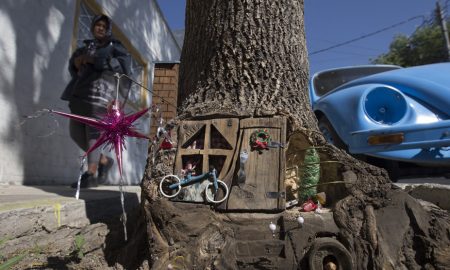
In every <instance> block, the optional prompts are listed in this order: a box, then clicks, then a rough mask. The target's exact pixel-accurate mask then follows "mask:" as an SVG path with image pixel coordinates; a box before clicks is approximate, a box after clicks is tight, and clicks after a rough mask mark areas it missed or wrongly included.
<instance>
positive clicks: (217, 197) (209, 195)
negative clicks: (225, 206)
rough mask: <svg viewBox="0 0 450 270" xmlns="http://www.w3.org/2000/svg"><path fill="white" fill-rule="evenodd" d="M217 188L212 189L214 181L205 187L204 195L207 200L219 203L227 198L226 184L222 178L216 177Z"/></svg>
mask: <svg viewBox="0 0 450 270" xmlns="http://www.w3.org/2000/svg"><path fill="white" fill-rule="evenodd" d="M217 184H218V185H219V189H218V190H217V192H216V191H215V190H214V183H213V182H210V183H209V184H208V186H206V189H205V197H206V200H207V201H208V202H212V203H221V202H223V201H225V200H226V199H227V198H228V192H229V190H228V186H227V184H225V182H223V181H222V180H219V179H217Z"/></svg>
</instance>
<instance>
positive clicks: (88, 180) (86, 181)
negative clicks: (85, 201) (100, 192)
mask: <svg viewBox="0 0 450 270" xmlns="http://www.w3.org/2000/svg"><path fill="white" fill-rule="evenodd" d="M70 186H71V187H72V188H77V186H78V182H75V183H72V185H70ZM96 186H98V185H97V178H95V177H94V175H93V174H91V173H88V172H85V173H83V175H82V176H81V180H80V188H90V187H96Z"/></svg>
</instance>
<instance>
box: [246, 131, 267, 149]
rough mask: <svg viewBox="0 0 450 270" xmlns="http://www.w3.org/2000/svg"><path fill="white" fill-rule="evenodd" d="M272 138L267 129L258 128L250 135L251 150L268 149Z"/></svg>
mask: <svg viewBox="0 0 450 270" xmlns="http://www.w3.org/2000/svg"><path fill="white" fill-rule="evenodd" d="M271 141H272V138H271V137H270V134H269V133H268V132H267V129H257V130H255V131H254V132H253V133H252V134H251V135H250V147H251V150H252V151H253V150H256V151H258V152H260V153H261V152H262V150H268V149H269V145H270V142H271Z"/></svg>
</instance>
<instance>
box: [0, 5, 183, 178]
mask: <svg viewBox="0 0 450 270" xmlns="http://www.w3.org/2000/svg"><path fill="white" fill-rule="evenodd" d="M97 3H98V4H99V5H100V6H102V8H103V10H104V11H105V13H107V14H108V15H110V16H111V17H112V19H113V21H114V22H115V24H116V25H117V26H118V27H119V28H120V29H121V30H122V32H123V33H124V34H125V35H126V36H127V37H128V38H129V39H130V41H131V42H132V44H133V45H134V46H135V48H137V49H138V50H139V51H140V53H141V54H142V56H143V58H144V59H146V60H147V61H148V62H149V67H151V68H153V65H152V64H151V63H152V62H153V61H161V60H163V61H176V60H178V59H179V56H180V50H179V47H178V46H177V45H176V43H175V41H174V40H173V38H172V36H171V35H170V32H169V30H168V28H167V26H166V25H165V23H164V21H163V20H162V19H161V15H160V14H159V13H158V10H157V9H156V8H155V3H154V1H148V0H122V1H121V0H109V1H108V0H104V1H97ZM75 10H76V1H73V0H2V1H0V26H1V28H2V29H1V34H0V63H2V64H1V65H0V117H1V118H0V184H69V183H72V182H73V181H75V180H76V178H77V176H78V171H79V169H78V168H79V159H78V157H79V156H80V155H81V153H82V152H80V150H79V149H78V148H77V147H76V145H75V144H74V143H73V142H72V141H71V139H70V137H69V134H68V120H67V119H65V118H63V117H60V116H54V115H48V114H45V115H43V116H41V117H38V118H29V119H26V118H24V117H23V116H26V115H36V112H37V111H39V110H41V109H43V108H51V109H57V110H62V111H66V112H68V108H67V104H66V102H64V101H61V100H60V99H59V97H60V95H61V93H62V90H63V89H64V87H65V85H66V84H67V82H68V81H69V74H68V71H67V62H68V59H69V57H70V54H71V42H72V33H73V28H74V16H75ZM152 78H153V70H149V78H148V81H149V85H151V83H152ZM24 120H26V121H25V122H23V121H24ZM142 122H144V123H143V125H142V126H141V130H142V131H146V130H147V129H148V126H149V119H148V118H147V119H145V120H143V121H142ZM146 157H147V142H145V141H137V140H131V141H130V142H127V150H126V151H125V153H124V171H125V172H126V174H125V178H126V180H127V182H128V183H132V184H137V183H139V181H140V180H141V177H142V174H143V170H144V166H145V162H146ZM117 182H118V176H117V175H116V176H115V178H114V179H113V181H112V183H117Z"/></svg>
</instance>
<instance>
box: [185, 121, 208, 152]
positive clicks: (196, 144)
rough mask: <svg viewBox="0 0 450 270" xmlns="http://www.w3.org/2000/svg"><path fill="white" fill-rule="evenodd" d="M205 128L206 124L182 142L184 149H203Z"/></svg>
mask: <svg viewBox="0 0 450 270" xmlns="http://www.w3.org/2000/svg"><path fill="white" fill-rule="evenodd" d="M205 130H206V126H203V127H202V128H200V129H199V130H198V131H197V132H196V133H195V134H194V136H192V137H191V138H190V139H189V140H188V141H186V143H184V144H183V146H182V148H184V149H204V148H205Z"/></svg>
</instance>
